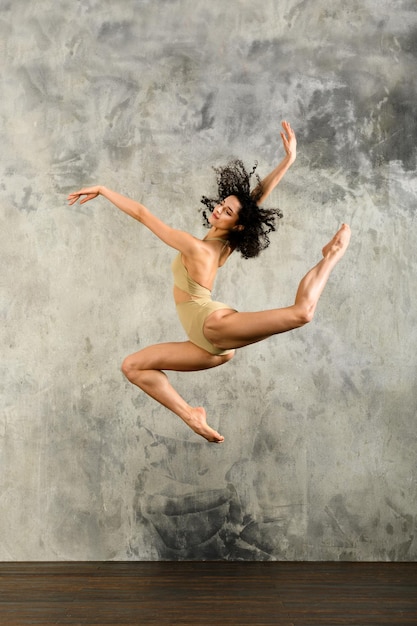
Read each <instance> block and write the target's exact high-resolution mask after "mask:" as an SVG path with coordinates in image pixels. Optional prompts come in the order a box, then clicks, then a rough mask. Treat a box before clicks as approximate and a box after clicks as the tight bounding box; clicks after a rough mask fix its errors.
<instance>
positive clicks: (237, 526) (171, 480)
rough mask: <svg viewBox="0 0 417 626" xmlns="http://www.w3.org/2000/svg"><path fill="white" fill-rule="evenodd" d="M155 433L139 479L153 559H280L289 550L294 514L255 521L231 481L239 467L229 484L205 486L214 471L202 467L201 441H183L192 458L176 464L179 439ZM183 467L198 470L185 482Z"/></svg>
mask: <svg viewBox="0 0 417 626" xmlns="http://www.w3.org/2000/svg"><path fill="white" fill-rule="evenodd" d="M149 435H150V433H149V432H148V437H149ZM151 437H152V438H153V439H154V441H153V442H151V443H150V444H149V445H148V446H147V450H148V451H149V454H150V455H151V457H152V459H151V462H150V463H149V465H148V466H147V468H146V469H145V470H144V471H143V473H141V474H140V475H139V476H138V478H137V481H136V489H135V491H136V495H135V500H134V503H133V507H134V514H135V522H136V525H137V527H141V528H142V529H146V531H145V534H146V535H147V537H148V542H149V543H150V544H151V545H152V550H153V555H152V558H155V559H158V560H172V561H179V560H234V561H240V560H241V561H255V560H256V561H268V560H275V559H276V554H277V551H278V552H281V553H282V552H285V549H284V550H282V548H283V547H284V545H285V546H287V544H288V534H289V525H290V524H291V513H290V515H289V518H287V517H286V516H285V517H284V518H282V519H274V520H262V521H259V520H257V519H254V517H253V516H252V515H249V514H247V513H246V512H245V510H244V505H243V504H242V502H241V499H240V497H239V494H238V493H237V490H236V487H235V486H234V485H233V484H232V483H231V482H228V477H230V475H231V474H233V466H232V468H231V469H230V471H229V472H228V473H227V475H226V477H225V479H224V480H223V481H222V482H223V484H224V483H225V482H226V486H225V487H221V488H216V489H213V488H204V487H203V486H200V485H199V484H198V482H199V481H201V476H202V475H203V476H205V479H207V478H208V477H209V476H210V474H209V472H210V470H207V469H205V468H201V467H200V468H199V462H198V457H199V456H200V455H201V445H200V444H194V443H189V442H181V446H182V450H183V451H185V452H186V455H188V456H189V458H188V461H187V459H182V460H181V462H178V464H176V458H177V457H176V455H175V449H176V447H177V446H178V442H177V441H175V440H173V439H169V438H167V437H162V436H155V435H151ZM194 457H195V458H194ZM193 461H195V465H193V464H192V463H193ZM173 463H174V464H175V467H173ZM149 467H152V470H151V469H149ZM181 467H185V468H186V470H185V471H188V472H189V468H190V467H193V468H194V469H193V471H192V473H191V474H189V476H188V478H185V480H184V476H178V473H177V470H178V468H181ZM206 472H207V473H206ZM203 480H204V479H203ZM141 532H142V531H141ZM134 543H135V542H134V541H133V542H132V544H133V545H131V551H132V553H133V555H134V556H135V557H136V558H138V559H142V558H143V554H141V549H140V548H139V547H137V546H135V545H134Z"/></svg>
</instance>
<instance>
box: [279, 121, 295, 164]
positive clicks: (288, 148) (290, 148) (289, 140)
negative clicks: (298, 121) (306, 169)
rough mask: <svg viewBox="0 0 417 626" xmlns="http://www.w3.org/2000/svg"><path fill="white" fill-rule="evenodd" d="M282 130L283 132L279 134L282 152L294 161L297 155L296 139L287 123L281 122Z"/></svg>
mask: <svg viewBox="0 0 417 626" xmlns="http://www.w3.org/2000/svg"><path fill="white" fill-rule="evenodd" d="M282 128H283V129H284V131H283V132H281V138H282V143H283V146H284V150H285V152H286V153H287V155H288V156H289V157H290V158H291V160H292V161H295V157H296V155H297V139H296V137H295V132H294V131H293V129H292V128H291V125H290V124H289V122H285V121H284V122H282Z"/></svg>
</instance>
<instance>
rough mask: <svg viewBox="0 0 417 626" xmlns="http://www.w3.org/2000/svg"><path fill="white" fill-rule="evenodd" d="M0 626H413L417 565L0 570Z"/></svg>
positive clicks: (7, 566)
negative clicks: (274, 625) (151, 625)
mask: <svg viewBox="0 0 417 626" xmlns="http://www.w3.org/2000/svg"><path fill="white" fill-rule="evenodd" d="M0 624H2V625H5V626H6V625H7V626H15V625H17V624H18V625H19V626H21V625H23V624H45V625H46V624H77V625H81V624H102V625H103V626H104V625H107V624H113V625H119V624H132V625H133V624H134V625H137V624H140V625H141V624H157V625H158V626H162V625H163V624H190V625H192V626H197V625H198V624H206V625H209V626H216V625H221V626H227V625H228V624H237V625H238V626H246V625H249V624H250V625H251V626H263V625H270V624H282V625H283V626H290V625H293V626H313V625H314V624H331V625H332V626H337V625H338V624H354V625H355V626H370V625H372V624H378V625H381V624H390V625H395V626H401V625H402V624H414V625H416V624H417V563H288V562H274V563H271V562H268V563H237V562H234V563H230V562H205V563H201V562H169V563H165V562H163V563H161V562H152V563H143V562H126V563H115V562H105V563H104V562H100V563H91V562H90V563H0Z"/></svg>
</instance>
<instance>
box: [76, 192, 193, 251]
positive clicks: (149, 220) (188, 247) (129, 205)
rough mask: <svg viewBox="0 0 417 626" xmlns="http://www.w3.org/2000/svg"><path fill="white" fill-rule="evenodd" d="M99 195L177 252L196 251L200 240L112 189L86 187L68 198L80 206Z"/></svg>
mask: <svg viewBox="0 0 417 626" xmlns="http://www.w3.org/2000/svg"><path fill="white" fill-rule="evenodd" d="M99 195H100V196H103V197H104V198H106V199H107V200H109V201H110V202H111V203H112V204H114V205H115V206H116V207H117V208H118V209H120V210H121V211H123V213H127V215H130V217H133V218H134V219H136V220H138V222H140V223H141V224H143V225H144V226H146V227H147V228H149V230H150V231H152V232H153V233H154V234H155V235H156V236H157V237H159V239H161V241H163V242H164V243H166V244H167V245H168V246H171V247H172V248H175V249H176V250H180V251H181V252H183V253H184V254H185V255H187V254H192V252H193V251H194V249H195V246H196V244H197V242H198V241H199V240H198V239H196V238H195V237H193V236H192V235H190V234H189V233H186V232H184V231H181V230H177V229H175V228H171V226H168V225H167V224H165V222H163V221H162V220H160V219H159V218H158V217H156V216H155V215H153V213H151V212H150V211H149V209H147V208H146V206H144V205H143V204H141V203H140V202H137V201H136V200H132V199H131V198H128V197H127V196H123V195H122V194H120V193H117V192H116V191H112V190H111V189H107V188H106V187H103V186H101V185H100V186H96V187H85V188H83V189H80V190H79V191H76V192H74V193H71V194H70V195H69V196H68V203H69V204H70V205H72V204H75V202H77V200H80V204H84V203H85V202H88V201H89V200H93V199H94V198H97V196H99Z"/></svg>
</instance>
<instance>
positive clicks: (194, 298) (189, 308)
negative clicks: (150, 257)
mask: <svg viewBox="0 0 417 626" xmlns="http://www.w3.org/2000/svg"><path fill="white" fill-rule="evenodd" d="M171 269H172V273H173V275H174V284H175V285H176V287H178V288H179V289H181V291H184V292H185V293H187V294H188V295H189V296H190V299H189V300H188V301H186V302H180V303H179V304H177V305H176V306H177V313H178V317H179V319H180V322H181V324H182V326H183V328H184V330H185V332H186V333H187V336H188V338H189V340H190V341H191V342H192V343H195V344H196V345H197V346H199V347H200V348H203V350H207V352H210V354H216V355H222V354H228V353H229V352H231V350H222V349H221V348H216V347H215V346H213V344H212V343H210V341H208V339H206V337H205V336H204V332H203V329H204V322H205V321H206V319H207V317H208V316H209V315H210V314H211V313H213V311H218V310H219V309H229V310H230V309H231V307H230V306H228V305H227V304H223V302H215V301H213V300H212V299H211V291H210V289H207V288H206V287H203V286H202V285H199V284H198V283H197V282H196V281H195V280H194V279H193V278H191V276H190V275H189V273H188V271H187V268H186V267H185V266H184V264H183V262H182V258H181V253H179V254H177V256H176V257H175V259H174V260H173V262H172V265H171ZM231 310H234V309H231Z"/></svg>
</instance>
